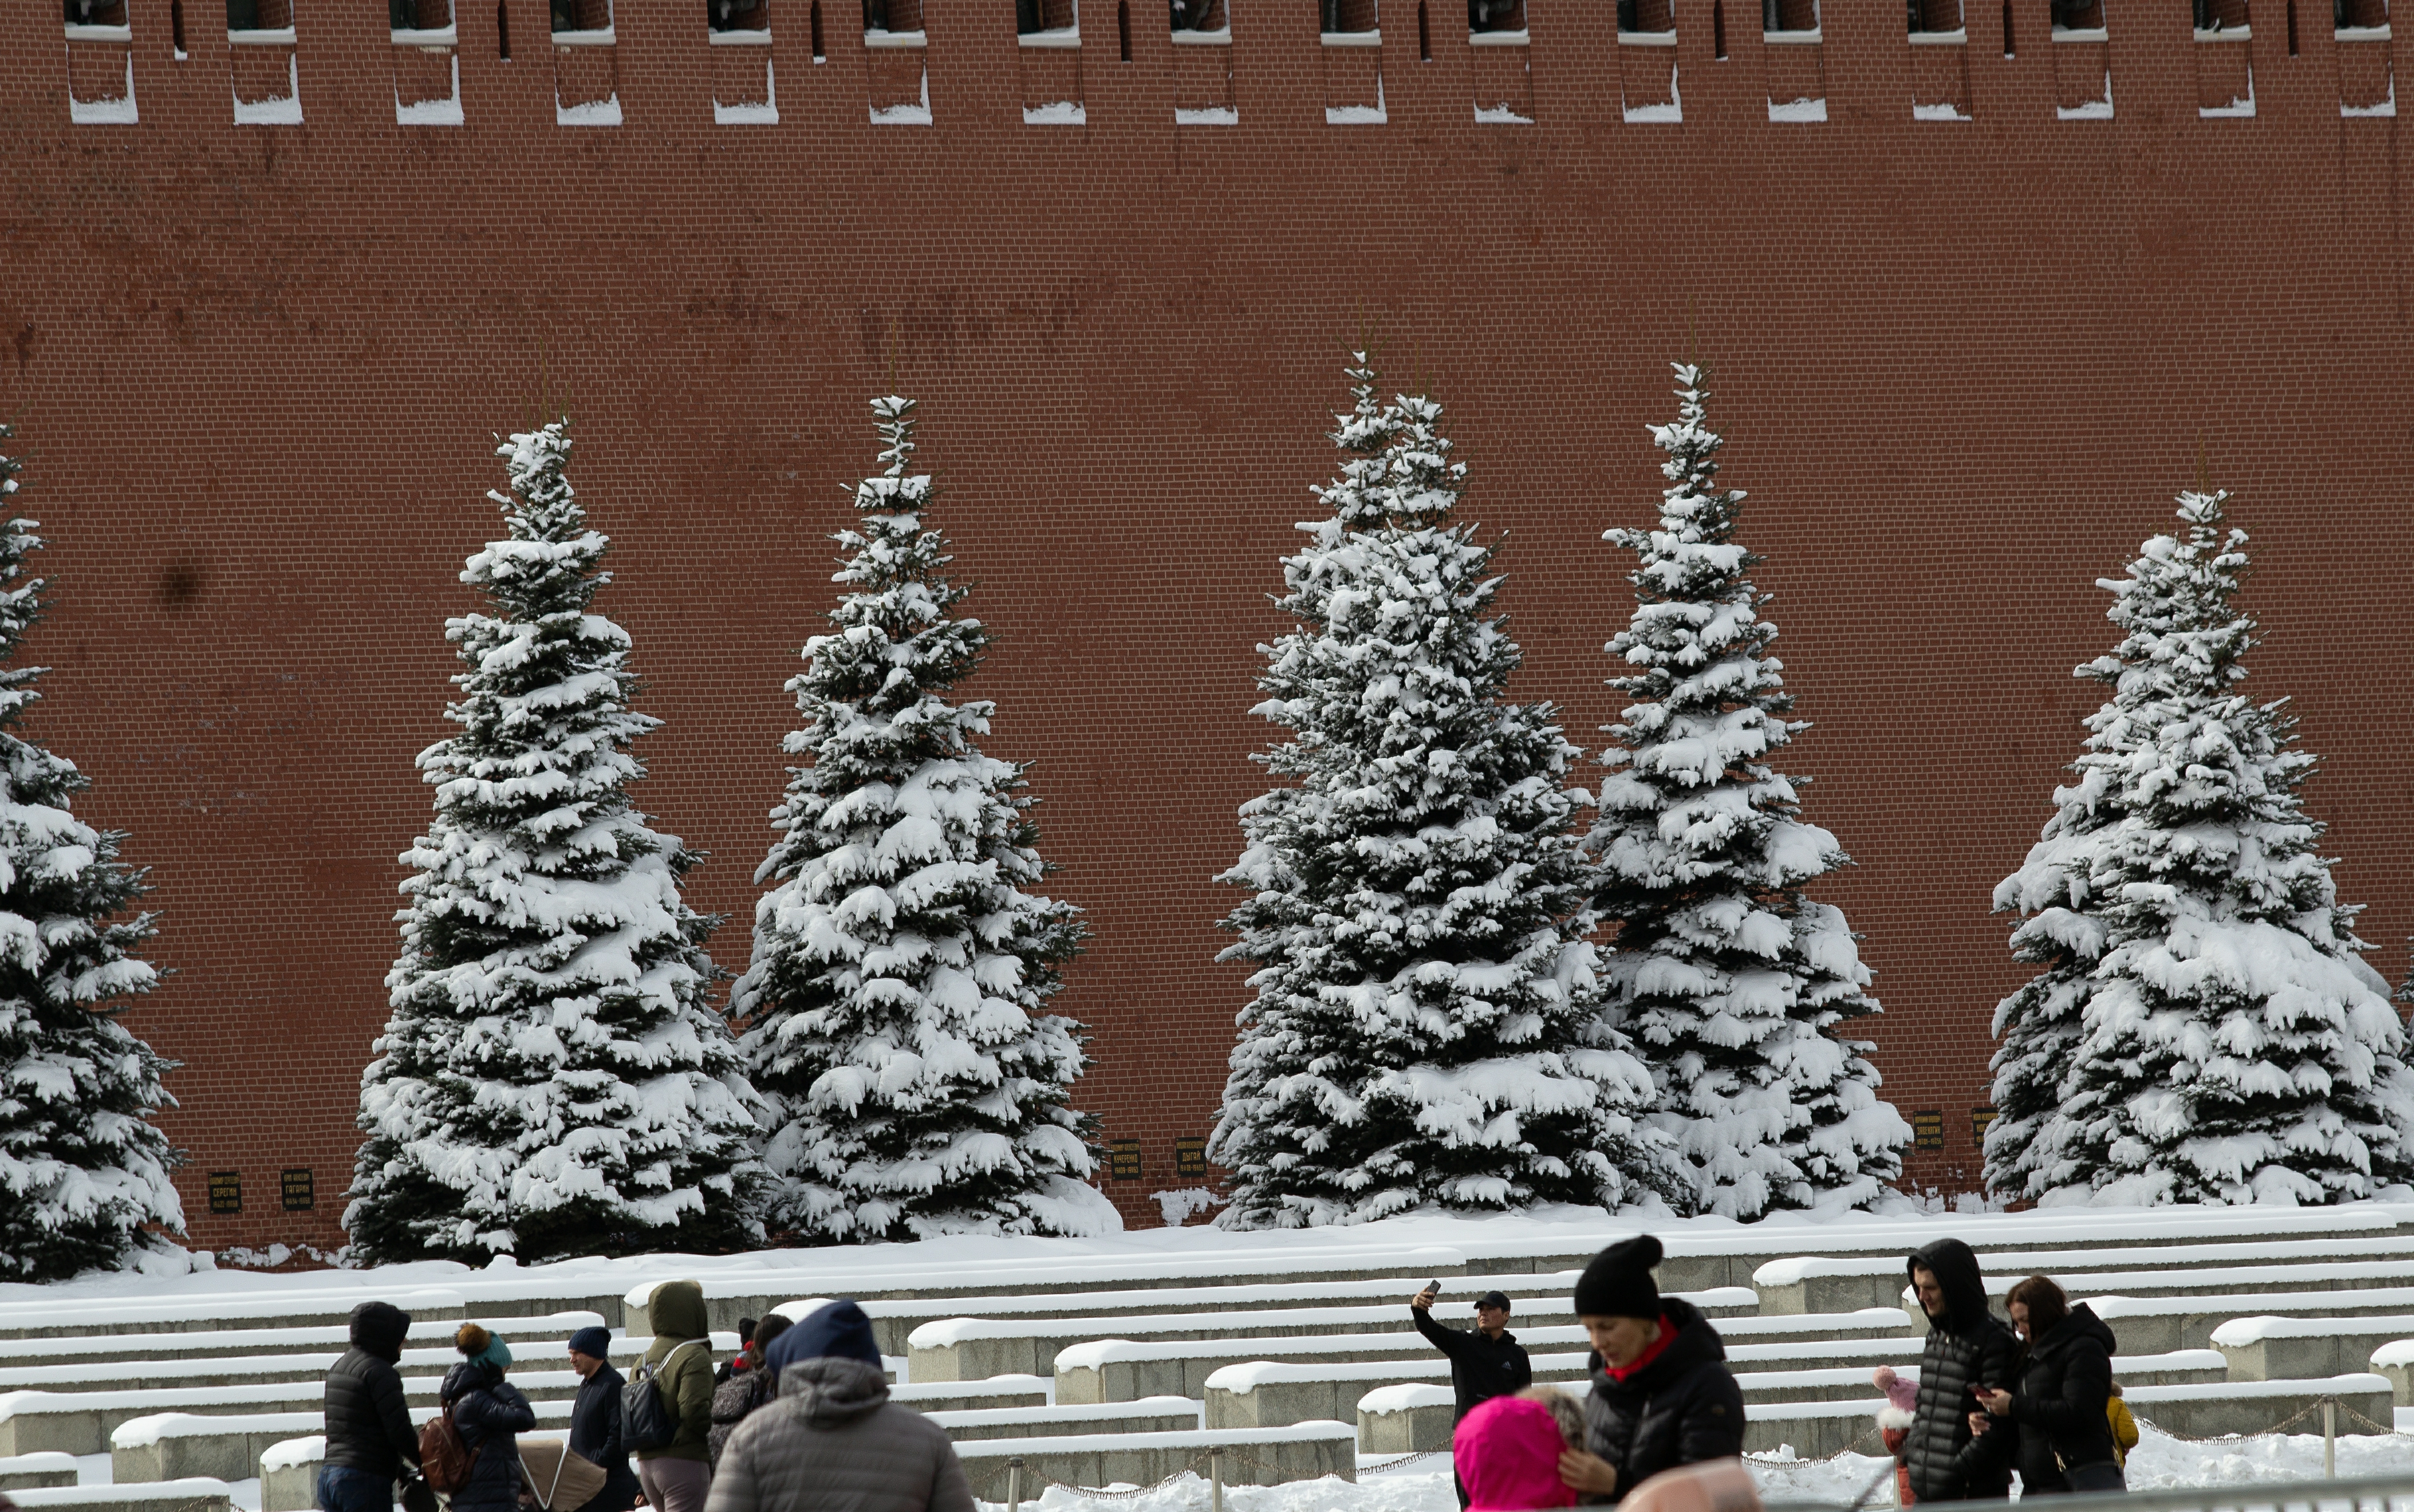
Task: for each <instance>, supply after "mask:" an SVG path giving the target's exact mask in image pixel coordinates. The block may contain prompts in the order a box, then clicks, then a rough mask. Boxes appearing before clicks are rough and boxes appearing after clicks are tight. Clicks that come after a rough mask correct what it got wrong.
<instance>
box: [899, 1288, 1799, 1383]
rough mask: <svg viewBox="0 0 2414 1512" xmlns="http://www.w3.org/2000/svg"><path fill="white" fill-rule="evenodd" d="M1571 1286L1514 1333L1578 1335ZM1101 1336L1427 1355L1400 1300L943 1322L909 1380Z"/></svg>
mask: <svg viewBox="0 0 2414 1512" xmlns="http://www.w3.org/2000/svg"><path fill="white" fill-rule="evenodd" d="M1574 1284H1575V1278H1574V1277H1572V1276H1571V1277H1567V1278H1565V1280H1564V1282H1561V1283H1559V1284H1557V1285H1555V1286H1554V1287H1553V1288H1552V1289H1551V1290H1549V1291H1546V1292H1542V1293H1541V1294H1540V1295H1528V1296H1524V1297H1519V1296H1514V1295H1512V1297H1511V1301H1512V1304H1513V1306H1512V1313H1511V1320H1510V1321H1511V1328H1512V1332H1514V1333H1516V1334H1517V1335H1518V1336H1519V1337H1520V1338H1523V1337H1525V1336H1526V1335H1527V1333H1529V1332H1533V1331H1535V1330H1537V1329H1543V1330H1547V1329H1550V1328H1554V1327H1558V1328H1569V1327H1575V1322H1576V1319H1575V1313H1574V1312H1573V1311H1572V1309H1571V1307H1570V1302H1569V1296H1570V1293H1571V1291H1572V1289H1573V1287H1574ZM1686 1300H1688V1301H1691V1302H1692V1303H1694V1304H1695V1305H1696V1306H1698V1307H1700V1308H1702V1309H1703V1310H1704V1311H1705V1312H1710V1313H1711V1314H1712V1315H1713V1316H1717V1315H1721V1314H1726V1313H1735V1312H1748V1311H1750V1310H1751V1309H1752V1308H1753V1307H1755V1306H1756V1305H1757V1304H1756V1299H1755V1298H1754V1297H1753V1296H1752V1294H1751V1292H1750V1291H1749V1290H1747V1289H1745V1288H1743V1287H1740V1286H1735V1287H1722V1288H1721V1289H1719V1290H1717V1291H1711V1292H1699V1293H1694V1294H1691V1296H1689V1297H1686ZM1434 1315H1435V1316H1436V1317H1437V1318H1438V1320H1440V1321H1441V1322H1443V1323H1445V1324H1449V1325H1452V1326H1453V1327H1468V1326H1471V1325H1472V1324H1473V1323H1474V1321H1475V1304H1474V1302H1473V1300H1472V1299H1463V1300H1456V1301H1445V1302H1440V1303H1438V1304H1436V1305H1435V1308H1434ZM1102 1334H1111V1335H1112V1336H1113V1337H1114V1338H1117V1339H1128V1340H1132V1341H1134V1342H1143V1341H1146V1342H1175V1341H1186V1340H1195V1339H1255V1338H1268V1339H1283V1340H1296V1339H1306V1338H1315V1337H1319V1336H1334V1335H1372V1334H1389V1335H1398V1336H1401V1338H1400V1342H1401V1343H1402V1344H1403V1345H1404V1346H1405V1347H1407V1348H1408V1349H1410V1350H1417V1349H1423V1348H1424V1347H1426V1346H1425V1345H1424V1344H1423V1342H1421V1341H1420V1340H1419V1338H1418V1335H1417V1332H1416V1323H1415V1319H1414V1315H1413V1314H1412V1313H1411V1312H1409V1311H1408V1304H1407V1299H1406V1298H1405V1297H1402V1298H1400V1299H1399V1300H1396V1301H1393V1302H1391V1303H1388V1304H1373V1305H1360V1306H1338V1307H1304V1306H1303V1307H1281V1308H1265V1309H1257V1310H1250V1311H1239V1312H1167V1313H1155V1314H1139V1315H1132V1316H1123V1317H1103V1318H1101V1317H1072V1318H1056V1317H1037V1318H1032V1317H1006V1318H982V1317H961V1318H945V1319H941V1320H939V1321H938V1322H934V1323H926V1324H924V1325H922V1326H921V1327H918V1328H916V1329H915V1330H914V1332H913V1334H912V1335H911V1336H910V1337H909V1338H908V1339H907V1341H906V1342H907V1343H908V1345H909V1346H910V1348H911V1350H912V1354H911V1356H909V1357H910V1358H911V1360H912V1361H913V1364H912V1367H911V1371H910V1377H911V1379H913V1380H916V1381H959V1380H973V1381H977V1380H984V1379H986V1378H988V1377H990V1376H992V1375H1004V1374H1007V1373H1010V1372H1017V1371H1025V1372H1032V1373H1037V1374H1047V1373H1050V1372H1051V1371H1054V1370H1055V1369H1056V1356H1057V1355H1058V1354H1059V1353H1061V1352H1062V1351H1064V1350H1066V1349H1069V1348H1071V1347H1072V1346H1074V1345H1076V1344H1081V1343H1087V1342H1091V1341H1093V1340H1095V1339H1097V1338H1099V1337H1100V1336H1101V1335H1102Z"/></svg>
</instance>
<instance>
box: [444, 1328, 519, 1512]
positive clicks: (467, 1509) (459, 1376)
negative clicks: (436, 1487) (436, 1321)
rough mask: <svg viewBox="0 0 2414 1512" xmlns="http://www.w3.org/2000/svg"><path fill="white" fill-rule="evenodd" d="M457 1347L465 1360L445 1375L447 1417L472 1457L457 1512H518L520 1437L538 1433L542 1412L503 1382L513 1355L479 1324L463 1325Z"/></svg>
mask: <svg viewBox="0 0 2414 1512" xmlns="http://www.w3.org/2000/svg"><path fill="white" fill-rule="evenodd" d="M453 1347H454V1348H455V1349H457V1350H459V1351H460V1352H461V1353H462V1354H463V1355H464V1356H467V1357H466V1358H464V1359H463V1360H462V1361H461V1362H460V1363H459V1364H457V1365H455V1366H454V1367H453V1368H452V1369H451V1370H449V1371H445V1372H444V1387H443V1391H442V1393H441V1395H442V1397H443V1401H444V1411H445V1412H447V1413H449V1414H451V1415H452V1417H453V1427H454V1429H455V1430H458V1431H459V1433H460V1435H461V1446H462V1447H463V1448H465V1449H467V1450H469V1455H470V1460H469V1478H468V1479H467V1480H465V1481H464V1482H462V1485H461V1489H460V1490H457V1491H454V1493H453V1512H517V1509H518V1507H519V1505H520V1481H521V1479H522V1476H521V1475H520V1445H519V1436H520V1435H521V1434H522V1433H525V1432H527V1431H528V1430H529V1429H532V1428H534V1427H536V1409H535V1408H533V1407H531V1406H529V1400H528V1398H526V1397H524V1396H522V1395H520V1388H519V1387H517V1386H513V1385H511V1384H510V1383H509V1382H507V1381H505V1380H504V1379H503V1372H504V1371H507V1370H509V1369H511V1364H512V1352H511V1349H510V1348H509V1347H508V1346H507V1345H505V1344H504V1342H502V1340H501V1339H500V1338H499V1337H498V1336H496V1335H495V1334H492V1333H489V1332H488V1331H486V1330H485V1329H484V1328H483V1327H479V1326H478V1325H477V1324H474V1323H465V1324H463V1325H461V1328H460V1331H459V1332H458V1333H455V1334H454V1336H453Z"/></svg>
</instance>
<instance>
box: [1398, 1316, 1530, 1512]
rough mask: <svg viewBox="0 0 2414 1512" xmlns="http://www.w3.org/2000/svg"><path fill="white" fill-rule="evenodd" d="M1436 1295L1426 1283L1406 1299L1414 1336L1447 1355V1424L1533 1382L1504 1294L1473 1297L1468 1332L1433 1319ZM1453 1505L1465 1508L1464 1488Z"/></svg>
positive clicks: (1459, 1490)
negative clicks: (1451, 1406)
mask: <svg viewBox="0 0 2414 1512" xmlns="http://www.w3.org/2000/svg"><path fill="white" fill-rule="evenodd" d="M1439 1296H1441V1282H1438V1281H1429V1282H1425V1289H1424V1290H1423V1291H1421V1292H1419V1293H1417V1295H1416V1296H1414V1297H1409V1298H1408V1315H1409V1316H1410V1317H1412V1318H1414V1319H1415V1320H1416V1324H1417V1332H1419V1333H1421V1334H1423V1335H1424V1336H1425V1342H1427V1343H1429V1344H1431V1345H1433V1346H1434V1347H1435V1348H1436V1349H1438V1350H1440V1351H1441V1352H1442V1353H1443V1354H1444V1355H1446V1356H1449V1357H1450V1388H1451V1390H1452V1391H1453V1393H1454V1394H1455V1395H1456V1396H1457V1398H1458V1403H1457V1410H1456V1411H1455V1413H1454V1414H1453V1416H1452V1417H1451V1421H1452V1422H1453V1423H1455V1422H1457V1421H1458V1420H1459V1419H1460V1418H1462V1417H1465V1416H1467V1415H1468V1413H1470V1412H1473V1411H1474V1410H1475V1404H1476V1403H1477V1402H1480V1401H1491V1400H1492V1399H1493V1398H1495V1397H1505V1396H1508V1395H1510V1394H1511V1393H1512V1392H1517V1391H1523V1390H1525V1389H1526V1388H1527V1386H1532V1385H1533V1384H1534V1364H1533V1361H1531V1360H1529V1359H1527V1357H1526V1346H1525V1345H1523V1344H1521V1343H1519V1342H1517V1336H1516V1335H1515V1334H1512V1333H1511V1332H1510V1331H1509V1297H1508V1295H1507V1294H1506V1293H1504V1292H1486V1293H1484V1294H1483V1296H1482V1297H1477V1298H1476V1299H1475V1331H1474V1332H1472V1333H1469V1332H1467V1331H1465V1330H1463V1329H1459V1328H1445V1327H1442V1326H1441V1325H1440V1324H1438V1323H1436V1322H1435V1321H1434V1320H1433V1305H1434V1299H1435V1298H1436V1297H1439ZM1458 1505H1460V1506H1462V1507H1463V1506H1465V1505H1468V1504H1467V1488H1466V1487H1465V1486H1464V1485H1461V1486H1460V1487H1459V1488H1458Z"/></svg>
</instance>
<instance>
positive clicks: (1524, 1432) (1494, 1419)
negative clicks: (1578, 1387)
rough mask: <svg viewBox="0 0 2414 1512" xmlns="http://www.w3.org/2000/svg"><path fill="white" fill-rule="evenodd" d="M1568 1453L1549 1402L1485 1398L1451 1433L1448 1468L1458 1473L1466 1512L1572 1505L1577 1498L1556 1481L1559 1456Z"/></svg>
mask: <svg viewBox="0 0 2414 1512" xmlns="http://www.w3.org/2000/svg"><path fill="white" fill-rule="evenodd" d="M1570 1405H1573V1404H1572V1403H1571V1404H1570ZM1579 1431H1580V1432H1581V1428H1579ZM1567 1449H1568V1440H1567V1438H1566V1436H1565V1435H1564V1434H1563V1433H1562V1431H1561V1430H1560V1426H1559V1420H1558V1418H1557V1416H1555V1415H1554V1414H1553V1413H1552V1411H1551V1404H1550V1403H1549V1402H1546V1401H1537V1400H1536V1399H1535V1398H1532V1397H1528V1396H1508V1397H1487V1398H1485V1399H1484V1400H1483V1401H1480V1402H1478V1403H1476V1404H1475V1407H1474V1409H1473V1410H1472V1411H1470V1412H1468V1414H1467V1415H1466V1416H1464V1417H1461V1418H1460V1419H1459V1420H1458V1427H1457V1428H1456V1429H1455V1430H1453V1432H1452V1433H1451V1438H1450V1459H1451V1468H1452V1469H1453V1470H1454V1471H1456V1472H1457V1473H1458V1483H1459V1485H1460V1486H1461V1487H1463V1488H1465V1491H1466V1496H1467V1505H1468V1508H1469V1509H1470V1512H1532V1509H1534V1508H1538V1507H1554V1506H1573V1505H1576V1493H1575V1492H1574V1491H1573V1490H1571V1489H1570V1488H1569V1486H1568V1484H1567V1483H1566V1482H1565V1481H1562V1480H1561V1479H1560V1478H1559V1456H1560V1455H1562V1454H1564V1453H1566V1452H1567Z"/></svg>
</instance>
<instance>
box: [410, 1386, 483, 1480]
mask: <svg viewBox="0 0 2414 1512" xmlns="http://www.w3.org/2000/svg"><path fill="white" fill-rule="evenodd" d="M484 1448H485V1445H483V1444H482V1445H478V1447H477V1448H476V1449H472V1448H470V1447H469V1445H467V1444H464V1443H462V1442H461V1430H459V1429H457V1428H455V1427H454V1426H453V1404H452V1403H451V1402H449V1401H448V1402H446V1403H445V1404H444V1410H443V1411H442V1412H440V1413H438V1414H437V1415H436V1416H433V1417H431V1418H429V1419H428V1420H427V1422H426V1425H425V1427H423V1428H421V1429H420V1430H419V1468H420V1472H421V1474H423V1475H425V1476H426V1477H427V1484H428V1487H429V1488H430V1489H431V1490H438V1491H441V1492H443V1493H444V1494H445V1495H447V1496H452V1495H454V1494H456V1493H457V1492H458V1491H459V1490H461V1488H462V1487H464V1486H467V1485H468V1484H469V1472H470V1471H471V1470H472V1469H474V1468H476V1466H477V1463H478V1455H479V1454H480V1453H481V1452H482V1451H484Z"/></svg>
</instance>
